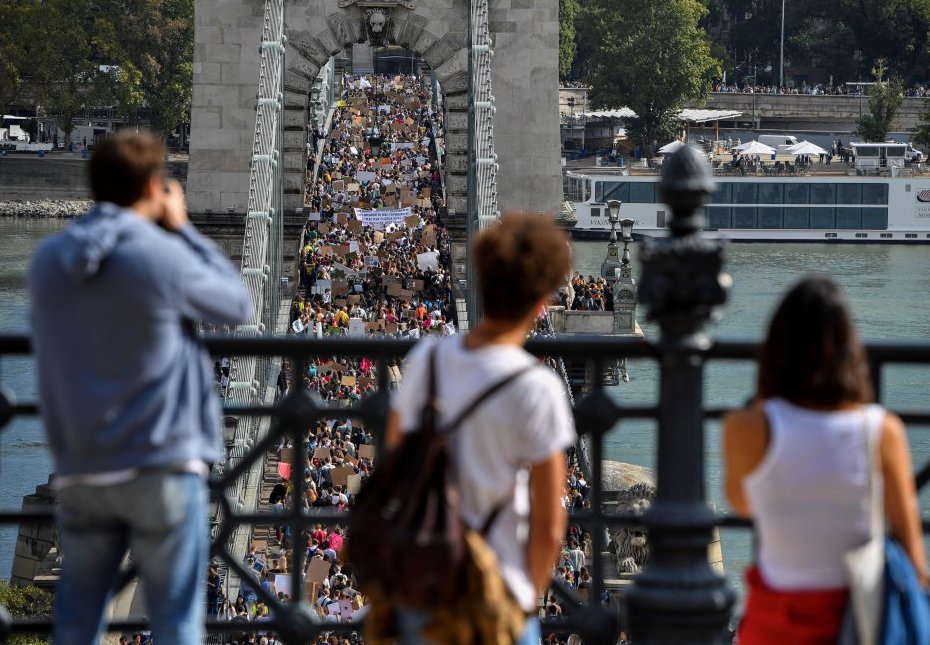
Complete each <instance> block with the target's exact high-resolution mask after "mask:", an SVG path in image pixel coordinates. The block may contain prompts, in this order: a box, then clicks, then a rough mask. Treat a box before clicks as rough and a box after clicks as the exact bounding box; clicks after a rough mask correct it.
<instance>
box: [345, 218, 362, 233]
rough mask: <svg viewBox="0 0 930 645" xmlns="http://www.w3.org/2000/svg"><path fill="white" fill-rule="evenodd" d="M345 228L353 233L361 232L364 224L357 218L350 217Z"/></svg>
mask: <svg viewBox="0 0 930 645" xmlns="http://www.w3.org/2000/svg"><path fill="white" fill-rule="evenodd" d="M347 228H348V229H349V230H350V231H352V232H353V233H361V232H362V230H363V229H364V225H363V224H362V223H361V222H360V221H358V220H357V219H351V220H349V223H348V225H347Z"/></svg>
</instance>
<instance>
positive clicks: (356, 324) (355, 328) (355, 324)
mask: <svg viewBox="0 0 930 645" xmlns="http://www.w3.org/2000/svg"><path fill="white" fill-rule="evenodd" d="M352 298H355V299H356V302H358V296H349V300H350V301H351V299H352ZM364 337H365V321H364V320H362V319H361V318H349V338H364ZM346 378H350V377H343V385H348V383H345V382H344V381H345V379H346ZM351 378H352V380H353V381H354V380H355V377H351ZM352 385H355V383H352Z"/></svg>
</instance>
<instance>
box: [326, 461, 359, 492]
mask: <svg viewBox="0 0 930 645" xmlns="http://www.w3.org/2000/svg"><path fill="white" fill-rule="evenodd" d="M329 474H330V475H331V476H332V479H333V486H342V487H343V488H345V487H346V485H347V484H348V482H349V475H354V474H355V469H354V468H352V466H340V467H339V468H333V469H332V470H331V471H330V473H329Z"/></svg>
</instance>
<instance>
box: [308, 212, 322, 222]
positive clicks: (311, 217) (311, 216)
mask: <svg viewBox="0 0 930 645" xmlns="http://www.w3.org/2000/svg"><path fill="white" fill-rule="evenodd" d="M307 220H308V221H311V222H319V221H320V212H319V211H312V212H310V213H308V214H307Z"/></svg>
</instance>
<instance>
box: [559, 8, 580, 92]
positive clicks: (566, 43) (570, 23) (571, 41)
mask: <svg viewBox="0 0 930 645" xmlns="http://www.w3.org/2000/svg"><path fill="white" fill-rule="evenodd" d="M579 10H580V7H579V6H578V0H559V78H561V79H566V78H568V77H569V76H570V74H571V71H572V63H574V62H575V54H576V53H577V51H578V46H577V44H576V43H575V20H577V18H578V11H579Z"/></svg>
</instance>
